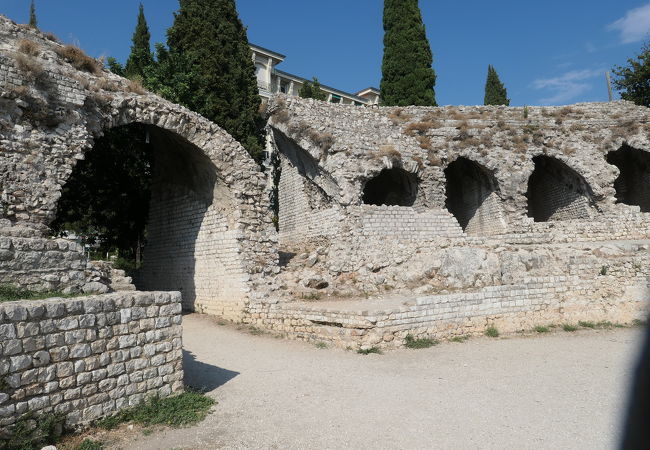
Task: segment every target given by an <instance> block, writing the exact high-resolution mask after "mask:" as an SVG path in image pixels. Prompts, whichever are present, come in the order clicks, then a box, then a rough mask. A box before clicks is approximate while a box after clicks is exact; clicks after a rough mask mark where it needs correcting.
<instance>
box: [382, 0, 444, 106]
mask: <svg viewBox="0 0 650 450" xmlns="http://www.w3.org/2000/svg"><path fill="white" fill-rule="evenodd" d="M432 63H433V54H432V53H431V47H430V46H429V41H428V40H427V36H426V32H425V27H424V24H423V23H422V13H421V12H420V7H419V4H418V0H384V59H383V63H382V79H381V86H380V87H381V89H380V90H381V99H382V102H383V104H384V105H387V106H408V105H419V106H436V97H435V91H434V86H435V84H436V74H435V72H434V70H433V69H432V67H431V65H432Z"/></svg>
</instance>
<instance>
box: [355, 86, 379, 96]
mask: <svg viewBox="0 0 650 450" xmlns="http://www.w3.org/2000/svg"><path fill="white" fill-rule="evenodd" d="M368 92H372V93H373V94H377V95H379V94H381V91H380V90H379V89H378V88H376V87H372V86H371V87H367V88H365V89H361V90H360V91H359V92H357V94H356V95H362V94H366V93H368Z"/></svg>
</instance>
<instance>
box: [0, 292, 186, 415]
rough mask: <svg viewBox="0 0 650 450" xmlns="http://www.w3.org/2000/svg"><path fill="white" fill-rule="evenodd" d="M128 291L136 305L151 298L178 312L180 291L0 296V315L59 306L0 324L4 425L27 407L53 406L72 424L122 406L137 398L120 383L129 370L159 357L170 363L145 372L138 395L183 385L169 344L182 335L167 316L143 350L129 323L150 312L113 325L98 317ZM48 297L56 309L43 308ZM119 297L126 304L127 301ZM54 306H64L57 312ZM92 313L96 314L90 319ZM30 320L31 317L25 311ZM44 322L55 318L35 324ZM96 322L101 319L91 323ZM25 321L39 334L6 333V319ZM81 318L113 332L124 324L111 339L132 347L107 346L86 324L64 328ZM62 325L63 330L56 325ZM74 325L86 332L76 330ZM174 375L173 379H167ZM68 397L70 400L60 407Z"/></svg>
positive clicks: (160, 361) (0, 409)
mask: <svg viewBox="0 0 650 450" xmlns="http://www.w3.org/2000/svg"><path fill="white" fill-rule="evenodd" d="M126 297H128V298H129V299H130V300H133V299H136V301H137V302H139V303H141V304H151V303H153V302H154V300H157V301H158V304H159V305H160V307H161V308H167V311H168V312H169V314H171V316H167V317H166V319H169V318H170V317H172V318H174V319H176V318H178V320H180V318H181V316H180V311H181V309H180V299H181V297H180V294H179V293H169V292H165V293H161V292H132V293H115V294H107V295H101V296H96V297H86V298H79V299H48V300H39V301H19V302H12V303H0V317H3V315H5V314H6V312H7V311H12V312H13V311H16V310H19V309H21V308H22V309H24V310H27V311H33V310H39V311H43V312H44V313H45V312H46V311H57V313H56V314H54V315H56V316H57V317H56V318H55V319H48V318H47V317H46V316H47V314H43V315H42V317H41V318H40V319H36V321H35V322H25V320H27V319H26V318H25V319H20V320H18V319H19V318H20V317H22V316H16V315H13V316H12V317H13V318H14V319H16V320H14V321H12V323H11V324H4V325H0V326H3V327H4V328H2V329H3V330H5V332H4V333H3V334H2V336H0V349H2V354H1V355H0V356H1V357H0V378H2V380H4V382H6V385H7V386H8V388H7V389H4V390H3V392H2V393H0V417H3V418H8V420H7V421H6V422H3V426H4V425H10V424H11V423H13V422H14V421H15V420H16V419H17V417H18V416H19V415H21V414H24V413H25V412H27V410H29V411H33V412H35V413H37V414H38V413H41V412H43V413H45V412H49V411H51V408H52V407H55V410H56V411H58V412H62V413H64V414H66V415H67V420H68V424H69V425H71V426H72V425H79V424H84V423H87V422H88V421H90V420H94V419H97V418H100V417H104V416H106V415H108V414H111V413H112V412H114V411H116V410H117V409H116V400H121V403H120V405H122V406H121V407H124V406H126V405H128V404H129V403H130V402H131V403H133V402H135V399H134V394H135V393H132V394H127V392H126V390H125V389H124V386H125V385H128V380H129V376H132V375H136V376H137V374H139V373H141V371H142V370H143V369H147V368H151V367H157V366H162V364H163V362H166V363H167V364H169V366H168V367H169V369H167V370H165V371H160V373H159V372H158V371H157V370H152V371H149V372H147V376H148V377H149V378H148V380H149V381H150V382H149V384H148V385H147V386H144V388H143V389H141V390H139V391H138V392H137V394H145V395H161V396H165V395H170V394H172V393H174V392H178V390H179V389H182V384H178V380H181V379H182V373H183V370H182V365H181V361H182V354H181V353H180V352H177V351H176V350H175V348H176V347H174V343H176V342H180V339H181V329H180V327H179V326H177V325H175V324H173V323H171V321H168V322H167V325H166V326H161V328H159V332H158V333H154V334H152V335H151V337H150V342H149V343H148V344H146V345H147V352H144V351H143V346H144V345H145V344H144V343H143V342H142V343H141V342H140V341H139V340H138V332H135V333H133V334H131V333H130V332H129V327H130V325H132V324H138V323H139V322H140V321H143V320H148V319H138V318H134V317H131V318H129V319H128V320H127V321H126V322H125V323H124V324H112V325H111V324H108V323H107V321H105V320H100V319H102V318H103V317H104V316H105V315H108V314H112V313H113V312H117V313H118V314H119V313H120V310H121V307H118V306H116V305H117V304H120V303H123V300H125V298H126ZM52 302H57V304H59V305H60V306H61V307H62V309H58V308H56V309H55V308H49V306H51V304H52ZM124 303H126V304H130V302H129V301H124ZM88 310H92V311H94V312H93V313H92V315H89V314H85V312H86V311H88ZM58 311H62V313H61V314H59V312H58ZM90 317H92V318H95V319H96V321H89V318H90ZM155 319H156V318H153V319H151V320H155ZM29 320H34V319H32V318H31V317H30V318H29ZM47 321H54V322H55V323H56V325H57V326H55V327H50V328H48V327H46V326H39V324H42V323H46V322H47ZM99 322H103V323H104V325H96V323H99ZM28 324H32V325H34V328H33V329H34V330H36V332H37V333H38V334H37V335H36V336H31V335H30V336H28V335H25V336H22V337H20V336H19V335H18V334H17V333H13V332H12V330H13V328H10V327H7V326H6V325H11V326H12V327H13V326H16V327H17V328H19V329H26V328H27V327H26V325H28ZM81 324H85V325H87V326H90V327H97V328H98V330H93V331H96V334H102V335H112V334H115V328H116V327H121V326H125V327H127V329H126V331H125V333H123V334H120V335H119V337H118V338H117V340H118V341H119V342H123V343H125V345H128V346H129V347H130V349H129V350H120V349H119V348H113V349H107V348H106V347H107V346H106V341H105V340H102V339H99V340H98V339H96V338H93V339H92V340H90V341H87V340H85V339H83V336H85V333H86V331H88V330H78V329H74V330H69V329H70V328H76V327H78V326H80V325H81ZM91 324H92V325H91ZM61 328H62V329H65V330H68V331H61ZM7 330H9V331H7ZM78 332H81V333H84V334H82V335H80V336H76V333H78ZM64 336H66V337H67V336H69V337H70V344H68V345H65V344H64V342H63V340H64ZM79 339H81V341H79ZM39 342H40V344H39ZM41 346H45V347H47V350H46V349H43V348H40V349H35V347H41ZM111 361H115V363H111ZM172 375H173V376H175V377H177V378H174V379H173V380H172V379H169V378H168V377H169V376H172ZM139 398H141V397H139ZM70 401H74V402H76V403H74V405H69V406H63V405H66V404H67V403H66V402H70ZM59 406H60V407H59ZM118 409H119V407H118ZM78 413H81V415H78ZM0 428H2V427H1V426H0Z"/></svg>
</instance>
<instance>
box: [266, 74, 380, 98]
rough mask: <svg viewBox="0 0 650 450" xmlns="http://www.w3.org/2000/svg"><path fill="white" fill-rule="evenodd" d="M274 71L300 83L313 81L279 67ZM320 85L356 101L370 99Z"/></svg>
mask: <svg viewBox="0 0 650 450" xmlns="http://www.w3.org/2000/svg"><path fill="white" fill-rule="evenodd" d="M273 71H274V72H275V73H276V74H278V75H281V76H284V77H286V78H291V79H293V80H294V81H298V82H300V83H304V82H306V81H310V82H311V80H308V79H306V78H303V77H299V76H298V75H294V74H292V73H288V72H283V71H281V70H278V69H275V68H274V69H273ZM320 86H321V88H323V89H326V90H328V91H330V92H332V93H334V94H336V95H343V96H345V97H348V98H351V99H353V100H356V101H358V102H360V103H364V102H366V101H368V99H365V98H362V97H359V96H358V95H356V94H351V93H349V92H345V91H342V90H340V89H336V88H333V87H331V86H327V85H325V84H322V83H321V85H320Z"/></svg>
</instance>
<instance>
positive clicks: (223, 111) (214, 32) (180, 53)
mask: <svg viewBox="0 0 650 450" xmlns="http://www.w3.org/2000/svg"><path fill="white" fill-rule="evenodd" d="M167 44H168V47H169V54H166V55H164V58H166V63H167V64H171V66H170V67H175V68H176V69H178V70H181V71H182V73H175V74H174V77H173V80H171V83H176V82H180V83H182V85H181V86H174V85H173V84H172V85H170V83H168V82H167V81H166V80H162V79H160V78H159V77H158V78H157V80H156V82H157V83H160V84H162V85H163V86H159V88H160V89H162V90H163V91H164V90H166V91H168V92H173V93H178V92H179V90H182V91H183V92H184V94H183V95H181V97H182V98H181V100H182V103H183V104H184V105H185V106H187V107H188V108H190V109H192V110H193V111H196V112H198V113H199V114H202V115H203V116H205V117H207V118H208V119H210V120H212V121H213V122H215V123H216V124H217V125H219V126H220V127H222V128H223V129H225V130H226V131H227V132H228V133H230V134H231V135H232V136H233V137H234V138H235V139H237V140H238V141H239V142H240V143H241V144H242V145H243V146H244V147H245V148H246V149H247V150H248V152H249V153H250V154H251V156H253V158H255V159H257V160H258V161H259V159H260V157H261V154H262V148H263V146H262V143H263V138H262V126H261V125H262V124H261V118H260V116H259V113H258V111H259V107H260V103H261V99H260V96H259V91H258V87H257V79H256V77H255V67H254V65H253V59H252V54H251V50H250V47H249V44H248V38H247V36H246V29H245V28H244V26H243V25H242V23H241V21H240V19H239V16H238V14H237V9H236V7H235V1H234V0H180V9H179V11H178V12H177V13H175V15H174V24H173V25H172V27H171V28H170V29H169V30H168V31H167ZM160 50H162V49H160ZM159 62H160V61H159ZM179 62H182V66H180V67H179ZM159 69H160V68H159ZM163 69H164V68H163ZM165 84H166V86H164V85H165ZM188 87H189V88H191V90H188Z"/></svg>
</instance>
